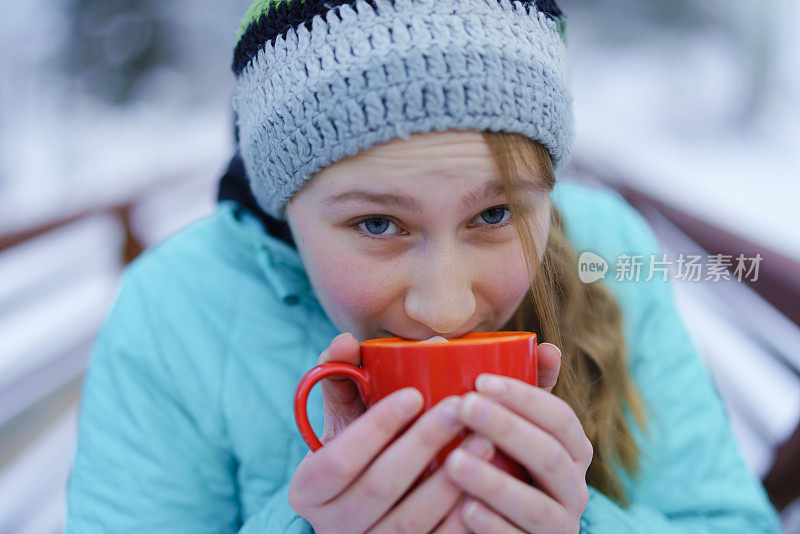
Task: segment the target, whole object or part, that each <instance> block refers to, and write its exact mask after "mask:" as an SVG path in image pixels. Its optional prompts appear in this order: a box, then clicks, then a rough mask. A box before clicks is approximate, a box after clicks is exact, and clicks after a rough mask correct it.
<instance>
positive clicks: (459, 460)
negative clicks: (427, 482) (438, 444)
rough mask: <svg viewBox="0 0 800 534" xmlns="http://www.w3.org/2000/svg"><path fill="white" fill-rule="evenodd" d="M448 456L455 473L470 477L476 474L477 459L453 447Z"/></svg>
mask: <svg viewBox="0 0 800 534" xmlns="http://www.w3.org/2000/svg"><path fill="white" fill-rule="evenodd" d="M448 458H451V460H450V462H451V465H452V466H453V467H452V469H453V471H454V472H455V473H456V474H459V475H463V476H465V477H470V478H471V477H474V476H475V475H477V474H478V464H477V461H476V460H475V459H474V458H470V457H469V455H468V454H467V453H466V452H464V451H462V450H461V449H455V450H454V451H453V452H451V453H450V456H449V457H448Z"/></svg>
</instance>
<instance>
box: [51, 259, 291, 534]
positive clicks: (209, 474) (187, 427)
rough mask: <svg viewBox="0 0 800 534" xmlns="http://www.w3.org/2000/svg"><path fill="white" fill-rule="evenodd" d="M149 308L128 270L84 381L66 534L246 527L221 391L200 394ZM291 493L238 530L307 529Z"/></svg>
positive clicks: (279, 496) (278, 497)
mask: <svg viewBox="0 0 800 534" xmlns="http://www.w3.org/2000/svg"><path fill="white" fill-rule="evenodd" d="M134 271H135V270H134ZM150 312H151V310H150V309H149V308H148V302H147V298H146V296H145V294H144V291H143V289H142V286H141V285H140V283H139V281H138V279H137V278H136V275H135V274H134V272H132V271H126V272H125V274H124V275H123V279H122V283H121V286H120V290H119V294H118V297H117V300H116V303H115V305H114V307H113V309H112V310H111V313H110V314H109V316H108V318H107V319H106V321H105V323H104V324H103V327H102V328H101V330H100V332H99V333H98V337H97V339H96V341H95V346H94V350H93V353H92V357H91V359H90V364H89V366H88V369H87V373H86V376H85V379H84V386H83V392H82V397H81V407H80V416H79V423H78V438H77V449H76V453H75V457H74V460H73V465H72V470H71V472H70V476H69V480H68V487H67V518H66V526H65V532H66V533H67V534H71V533H79V532H80V533H91V532H103V533H105V532H119V533H124V532H153V533H156V532H165V533H167V532H168V533H170V534H173V533H182V532H186V533H193V534H196V533H202V532H209V533H211V532H213V533H220V532H237V531H239V529H240V528H241V527H242V525H241V508H240V504H239V500H238V496H237V484H236V479H235V469H236V466H235V458H234V455H233V454H232V453H231V451H230V450H229V447H228V446H227V445H226V441H225V438H224V432H223V430H222V429H223V428H224V425H223V424H222V423H221V421H220V416H219V415H218V410H217V404H218V402H217V401H218V399H217V398H215V397H216V396H218V395H219V393H218V391H213V390H212V391H208V392H205V391H203V390H202V389H198V387H197V384H196V381H197V376H193V375H192V370H191V369H187V368H185V367H181V366H180V365H179V364H178V363H176V362H177V361H180V358H179V357H178V356H179V355H177V354H171V355H166V354H163V353H162V349H161V347H160V345H159V338H158V336H157V335H156V331H157V330H156V328H155V327H154V324H153V321H152V316H151V315H150ZM220 365H222V364H220ZM216 371H217V370H215V372H216ZM218 371H219V375H222V369H221V368H220V369H219V370H218ZM220 380H221V378H220ZM192 388H194V389H195V390H198V391H199V392H200V396H202V395H203V394H207V395H208V398H207V402H206V403H205V406H198V403H197V402H195V401H190V400H188V399H189V398H190V395H189V394H187V391H191V390H192ZM285 497H286V496H285V491H284V492H278V493H276V494H275V495H274V496H273V497H272V498H271V499H269V500H268V501H267V502H266V503H264V507H263V509H262V510H260V512H259V513H257V514H254V515H253V517H252V518H251V520H250V521H248V522H247V524H246V525H245V526H244V528H243V529H242V530H241V531H242V532H256V531H258V532H264V533H271V532H275V533H278V532H280V533H284V532H290V533H291V532H306V530H304V529H303V528H302V527H303V526H304V524H305V522H304V521H302V520H298V519H297V518H296V516H295V514H294V513H293V511H292V510H291V508H290V507H289V504H288V501H287V499H286V498H285ZM306 525H307V524H306Z"/></svg>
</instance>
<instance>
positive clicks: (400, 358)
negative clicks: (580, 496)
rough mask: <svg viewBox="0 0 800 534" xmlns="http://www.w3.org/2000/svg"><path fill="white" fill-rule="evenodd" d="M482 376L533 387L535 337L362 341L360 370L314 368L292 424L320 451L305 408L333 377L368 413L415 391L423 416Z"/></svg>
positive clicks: (302, 386)
mask: <svg viewBox="0 0 800 534" xmlns="http://www.w3.org/2000/svg"><path fill="white" fill-rule="evenodd" d="M481 373H491V374H497V375H503V376H508V377H512V378H516V379H518V380H522V381H523V382H527V383H528V384H531V385H534V386H535V385H537V384H538V382H537V380H538V358H537V344H536V334H534V333H532V332H471V333H469V334H466V335H464V336H462V337H460V338H456V339H452V340H450V341H438V342H428V343H421V342H420V341H408V340H405V339H403V338H399V337H390V338H380V339H369V340H366V341H363V342H361V367H356V366H354V365H350V364H347V363H337V362H329V363H323V364H321V365H317V366H316V367H314V368H313V369H311V370H310V371H308V372H307V373H306V374H305V376H303V378H302V379H301V380H300V383H299V385H298V386H297V391H296V392H295V397H294V414H295V421H296V423H297V427H298V429H299V430H300V434H301V435H302V436H303V439H304V440H305V441H306V443H307V444H308V446H309V447H310V448H311V450H313V451H316V450H317V449H319V448H320V447H322V443H321V442H320V441H319V438H317V436H316V434H315V433H314V430H313V429H312V428H311V424H310V423H309V422H308V415H307V413H306V404H307V402H308V394H309V392H310V391H311V388H313V387H314V385H315V384H316V383H317V382H319V381H320V380H322V379H323V378H325V377H328V376H331V375H345V376H348V377H350V378H352V379H353V380H354V381H355V382H356V385H357V387H358V391H359V393H360V395H361V399H362V400H363V401H364V405H365V406H366V407H367V408H369V407H371V406H372V405H374V404H375V403H377V402H378V401H379V400H381V399H382V398H384V397H386V396H387V395H389V394H391V393H393V392H395V391H397V390H398V389H403V388H406V387H415V388H417V389H418V390H419V391H420V393H422V396H423V398H424V399H425V403H424V407H423V410H422V412H424V411H425V410H428V409H430V408H431V407H432V406H434V405H435V404H436V403H438V402H439V401H441V400H442V399H444V398H446V397H449V396H451V395H464V394H465V393H468V392H470V391H475V379H476V378H477V377H478V375H480V374H481ZM422 412H420V415H421V413H422ZM417 417H419V415H417ZM414 420H416V418H415V419H414ZM412 423H413V421H412ZM470 433H471V432H470V431H468V430H467V429H464V430H462V431H461V432H460V433H459V434H458V436H456V438H455V439H453V440H452V441H451V442H450V443H448V444H447V445H446V446H445V447H444V448H443V449H442V450H440V451H439V452H438V453H437V454H436V457H435V459H433V460H432V461H431V463H430V464H429V465H428V467H427V468H426V469H425V471H423V473H422V474H421V475H420V477H419V478H418V479H417V480H416V481H415V482H414V485H413V486H412V489H413V487H416V486H417V485H418V484H420V483H421V482H422V481H423V480H425V479H426V478H427V477H429V476H430V475H431V474H433V472H434V471H436V469H438V468H439V467H440V466H441V465H442V464H443V463H444V461H445V458H446V457H447V455H448V454H449V453H450V452H451V451H452V450H453V449H455V448H456V447H458V445H459V444H460V443H461V442H462V441H463V440H464V438H465V437H467V435H469V434H470ZM495 451H496V452H495V455H494V457H493V458H492V461H491V463H492V464H494V465H495V466H496V467H498V468H499V469H502V470H504V471H506V472H507V473H509V474H511V475H513V476H514V477H516V478H517V479H519V480H521V481H523V482H526V483H528V484H530V483H531V478H530V476H529V475H528V472H527V470H526V469H525V468H524V467H523V466H522V465H521V464H519V463H518V462H517V461H515V460H513V459H511V458H510V457H508V456H507V455H506V454H505V453H503V451H501V450H499V449H495Z"/></svg>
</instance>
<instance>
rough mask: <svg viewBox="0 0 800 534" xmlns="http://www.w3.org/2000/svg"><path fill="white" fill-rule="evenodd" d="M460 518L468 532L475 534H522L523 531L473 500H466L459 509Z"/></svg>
mask: <svg viewBox="0 0 800 534" xmlns="http://www.w3.org/2000/svg"><path fill="white" fill-rule="evenodd" d="M459 512H460V514H459V515H460V517H461V519H462V521H463V522H464V523H465V524H466V526H467V527H468V528H469V529H470V532H475V533H476V534H495V533H499V532H502V533H503V534H523V531H522V530H520V529H518V528H517V527H516V526H515V525H512V524H511V523H509V522H508V521H506V520H505V519H504V518H502V517H501V516H499V515H497V513H495V512H494V511H493V510H490V509H489V508H487V507H486V506H485V505H483V504H481V503H480V502H478V501H476V500H475V499H466V500H465V502H464V505H463V506H462V507H461V508H459Z"/></svg>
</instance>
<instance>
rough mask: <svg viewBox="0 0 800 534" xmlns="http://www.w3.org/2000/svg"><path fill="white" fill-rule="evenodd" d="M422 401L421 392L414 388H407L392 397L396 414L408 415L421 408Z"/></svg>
mask: <svg viewBox="0 0 800 534" xmlns="http://www.w3.org/2000/svg"><path fill="white" fill-rule="evenodd" d="M422 402H423V398H422V393H420V392H419V391H417V390H416V389H407V390H405V391H403V392H402V393H400V394H399V395H398V396H397V398H396V399H394V407H395V409H396V410H397V413H398V414H400V415H401V416H403V417H408V416H409V415H412V414H414V413H416V412H417V411H418V410H419V409H420V408H422Z"/></svg>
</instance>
